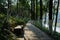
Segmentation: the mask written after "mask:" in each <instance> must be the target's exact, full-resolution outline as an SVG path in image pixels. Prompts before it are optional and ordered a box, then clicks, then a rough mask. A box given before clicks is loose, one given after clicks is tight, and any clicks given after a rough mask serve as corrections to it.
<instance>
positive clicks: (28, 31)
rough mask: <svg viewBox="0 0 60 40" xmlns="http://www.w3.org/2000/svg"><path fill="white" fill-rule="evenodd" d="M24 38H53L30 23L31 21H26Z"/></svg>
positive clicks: (31, 39) (29, 39) (49, 39)
mask: <svg viewBox="0 0 60 40" xmlns="http://www.w3.org/2000/svg"><path fill="white" fill-rule="evenodd" d="M24 31H25V34H24V36H25V38H26V40H53V39H52V38H50V37H49V36H48V35H47V34H45V33H44V32H42V31H41V30H40V29H38V28H37V27H35V26H34V25H32V24H31V23H27V24H26V27H25V29H24Z"/></svg>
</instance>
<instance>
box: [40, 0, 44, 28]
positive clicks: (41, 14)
mask: <svg viewBox="0 0 60 40" xmlns="http://www.w3.org/2000/svg"><path fill="white" fill-rule="evenodd" d="M42 16H43V11H42V0H40V25H41V27H42Z"/></svg>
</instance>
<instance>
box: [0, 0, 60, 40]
mask: <svg viewBox="0 0 60 40" xmlns="http://www.w3.org/2000/svg"><path fill="white" fill-rule="evenodd" d="M59 2H60V0H0V40H16V35H15V34H14V28H15V27H16V26H17V25H23V26H24V27H25V26H26V24H27V23H28V21H31V22H32V21H33V22H32V23H31V24H33V25H34V26H36V27H37V28H39V29H40V30H42V31H43V32H45V33H46V34H47V35H49V36H50V37H51V38H53V39H54V40H60V31H59V30H60V18H59V17H60V16H59V14H60V3H59ZM23 32H24V30H23ZM22 34H23V33H22Z"/></svg>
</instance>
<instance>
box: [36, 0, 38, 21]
mask: <svg viewBox="0 0 60 40" xmlns="http://www.w3.org/2000/svg"><path fill="white" fill-rule="evenodd" d="M37 19H38V0H36V20H37Z"/></svg>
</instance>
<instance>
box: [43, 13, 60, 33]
mask: <svg viewBox="0 0 60 40" xmlns="http://www.w3.org/2000/svg"><path fill="white" fill-rule="evenodd" d="M44 17H45V16H43V25H44V26H45V27H46V28H48V27H49V25H48V13H47V16H46V18H47V19H46V24H44V20H45V19H44ZM54 18H56V17H55V16H54ZM54 23H55V19H54V21H53V30H54V27H55V26H54ZM56 32H58V33H60V12H59V13H58V19H57V27H56Z"/></svg>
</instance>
